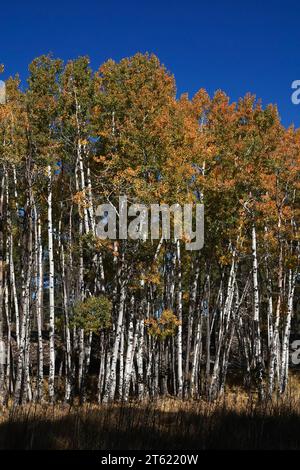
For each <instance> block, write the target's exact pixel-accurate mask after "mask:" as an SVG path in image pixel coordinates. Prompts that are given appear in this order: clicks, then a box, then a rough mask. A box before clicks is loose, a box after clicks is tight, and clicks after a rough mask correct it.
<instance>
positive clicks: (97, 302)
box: [73, 295, 112, 333]
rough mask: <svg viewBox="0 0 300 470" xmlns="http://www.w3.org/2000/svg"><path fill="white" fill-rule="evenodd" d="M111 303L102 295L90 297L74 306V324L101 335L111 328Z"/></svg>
mask: <svg viewBox="0 0 300 470" xmlns="http://www.w3.org/2000/svg"><path fill="white" fill-rule="evenodd" d="M111 311H112V303H111V301H110V300H109V299H108V298H107V297H105V296H104V295H101V296H99V297H88V298H87V299H85V300H84V301H81V302H77V303H76V305H75V306H74V316H73V324H74V325H75V326H77V327H78V328H82V329H84V330H86V331H92V332H94V333H99V331H100V330H103V329H106V328H109V327H110V326H111Z"/></svg>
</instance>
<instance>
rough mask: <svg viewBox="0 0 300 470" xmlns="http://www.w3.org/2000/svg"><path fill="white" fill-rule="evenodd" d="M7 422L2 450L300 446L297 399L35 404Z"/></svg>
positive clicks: (0, 432) (0, 427)
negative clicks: (294, 401) (260, 402)
mask: <svg viewBox="0 0 300 470" xmlns="http://www.w3.org/2000/svg"><path fill="white" fill-rule="evenodd" d="M1 421H2V422H1V424H0V448H1V449H101V450H106V449H109V450H125V449H132V450H139V449H142V450H180V449H189V450H195V449H197V450H201V449H300V433H299V429H300V413H299V408H298V406H297V405H296V404H292V403H289V404H286V403H285V404H284V403H281V404H278V403H277V404H275V405H274V404H271V405H270V404H269V405H268V406H264V407H255V406H254V405H253V404H252V403H247V404H246V405H236V406H235V407H234V406H230V407H229V406H228V405H225V404H224V403H219V404H214V405H208V404H207V403H205V402H194V403H191V402H189V403H178V402H176V401H172V400H170V401H166V402H163V403H160V404H157V403H156V404H148V405H137V404H129V405H120V404H119V405H110V406H101V407H99V406H92V405H89V406H84V407H67V406H62V405H61V406H55V407H50V406H36V407H34V406H31V407H23V408H18V409H15V410H13V409H11V410H10V411H9V413H8V412H6V414H5V415H4V416H3V415H2V419H1Z"/></svg>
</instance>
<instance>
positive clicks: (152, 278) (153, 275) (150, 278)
mask: <svg viewBox="0 0 300 470" xmlns="http://www.w3.org/2000/svg"><path fill="white" fill-rule="evenodd" d="M141 280H143V281H145V283H146V284H154V285H159V284H161V276H160V273H159V270H158V266H157V265H156V264H152V265H151V267H150V270H149V271H148V273H143V274H142V276H141Z"/></svg>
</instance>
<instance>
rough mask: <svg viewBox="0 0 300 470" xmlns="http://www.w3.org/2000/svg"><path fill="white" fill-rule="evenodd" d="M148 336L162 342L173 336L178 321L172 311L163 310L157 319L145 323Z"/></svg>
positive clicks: (178, 323)
mask: <svg viewBox="0 0 300 470" xmlns="http://www.w3.org/2000/svg"><path fill="white" fill-rule="evenodd" d="M145 324H146V326H147V327H148V333H149V335H150V336H154V337H155V338H157V339H159V340H164V339H166V338H168V337H170V336H174V335H175V333H176V330H177V327H178V326H179V325H180V321H179V320H178V318H177V317H176V315H175V314H174V313H173V311H172V310H169V309H166V310H163V312H162V314H161V315H160V317H159V318H150V319H148V320H146V321H145Z"/></svg>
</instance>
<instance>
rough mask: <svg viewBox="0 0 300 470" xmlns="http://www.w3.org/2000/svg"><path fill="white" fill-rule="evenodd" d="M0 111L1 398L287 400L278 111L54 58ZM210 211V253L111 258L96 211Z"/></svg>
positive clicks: (150, 74)
mask: <svg viewBox="0 0 300 470" xmlns="http://www.w3.org/2000/svg"><path fill="white" fill-rule="evenodd" d="M29 72H30V73H29V78H28V86H27V87H26V89H22V87H21V86H20V81H19V79H18V77H15V78H11V79H9V80H8V81H7V83H6V93H7V96H6V103H5V104H2V105H0V344H1V349H2V354H1V358H2V359H1V361H0V362H1V364H0V398H1V402H3V403H6V402H7V401H8V399H9V398H10V397H11V398H12V399H13V400H14V402H15V403H16V404H18V403H24V402H27V401H43V400H49V401H50V402H52V403H53V402H54V401H55V400H66V401H71V400H73V399H74V398H76V397H79V398H80V400H81V401H82V402H84V401H85V400H98V401H99V402H108V401H113V400H116V399H119V400H125V401H126V400H128V399H131V398H138V399H146V398H154V397H158V396H164V395H167V394H172V395H174V396H177V397H179V398H191V397H192V398H197V397H200V396H201V397H207V398H208V399H215V398H216V397H218V396H220V395H221V394H222V393H223V392H224V389H225V386H226V378H227V376H228V375H229V374H230V373H231V372H232V370H233V369H234V366H235V364H237V370H238V374H239V376H240V378H241V379H242V380H243V385H244V387H245V388H246V389H248V390H257V392H258V394H259V396H260V397H261V398H262V397H266V396H272V394H273V393H275V392H280V393H283V392H284V391H285V390H286V387H287V381H288V370H289V339H290V334H291V325H292V319H293V314H294V307H295V302H296V296H297V289H299V287H298V281H299V274H298V273H299V215H300V213H299V212H300V204H299V171H300V133H299V132H298V131H296V130H294V129H293V128H289V129H286V128H284V127H283V126H282V125H281V123H280V119H279V116H278V112H277V109H276V107H274V106H267V107H266V108H263V107H262V105H261V103H260V102H259V101H256V99H255V97H253V96H251V95H246V96H245V97H244V98H241V99H240V100H239V101H238V103H231V102H230V100H229V98H228V97H227V96H226V94H225V93H223V92H222V91H217V92H216V93H215V95H214V96H213V97H212V98H210V97H209V96H208V94H207V93H206V91H205V90H203V89H201V90H200V91H199V92H198V93H196V95H195V96H194V97H193V98H192V99H190V98H189V97H188V96H187V95H183V96H181V97H180V98H178V97H177V96H176V88H175V81H174V78H173V76H171V75H170V74H169V73H168V71H167V70H166V69H165V68H164V67H163V66H162V65H161V64H160V62H159V60H158V59H157V58H156V57H155V56H149V55H142V54H136V55H135V56H133V57H130V58H126V59H123V60H121V61H120V62H119V63H116V62H114V61H113V60H109V61H108V62H106V63H105V64H103V65H102V66H101V67H100V69H99V71H98V72H97V73H93V72H92V70H91V69H90V66H89V60H88V58H86V57H80V58H78V59H76V60H72V61H69V62H68V63H67V64H64V63H63V62H62V61H61V60H56V59H54V58H52V57H50V56H42V57H39V58H37V59H35V60H34V61H33V62H32V64H31V65H30V67H29ZM120 195H126V196H127V197H128V200H130V202H131V203H135V202H136V203H144V204H147V205H148V204H150V203H157V204H160V203H167V204H170V205H171V204H173V203H179V204H184V203H197V202H202V203H204V206H205V245H204V248H203V249H202V250H200V251H187V250H185V244H184V241H182V240H177V239H171V240H164V239H159V240H151V239H148V240H139V239H138V240H100V239H99V238H98V237H97V236H96V215H95V214H96V207H97V206H98V205H99V204H100V203H107V202H108V203H110V204H112V205H116V206H117V204H118V198H119V196H120Z"/></svg>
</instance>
